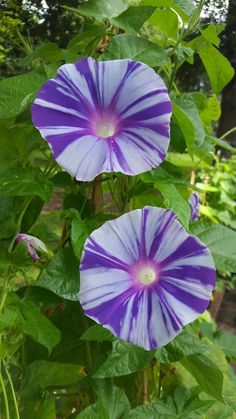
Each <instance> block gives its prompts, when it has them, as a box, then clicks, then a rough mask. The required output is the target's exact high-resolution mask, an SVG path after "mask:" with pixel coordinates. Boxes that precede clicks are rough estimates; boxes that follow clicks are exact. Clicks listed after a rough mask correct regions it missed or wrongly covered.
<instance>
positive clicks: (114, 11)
mask: <svg viewBox="0 0 236 419" xmlns="http://www.w3.org/2000/svg"><path fill="white" fill-rule="evenodd" d="M127 7H128V6H127V4H126V3H125V2H124V1H123V0H88V1H87V2H86V3H85V4H83V5H82V6H80V7H79V8H78V9H75V8H73V7H65V8H66V9H68V10H71V11H73V12H75V13H78V14H80V15H83V16H88V17H93V18H95V19H97V20H98V21H102V20H104V19H111V18H112V17H116V16H118V15H120V14H121V13H122V12H124V10H126V9H127Z"/></svg>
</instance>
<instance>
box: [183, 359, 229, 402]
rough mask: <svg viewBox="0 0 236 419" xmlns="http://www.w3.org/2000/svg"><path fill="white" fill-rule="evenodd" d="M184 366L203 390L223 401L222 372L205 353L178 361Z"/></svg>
mask: <svg viewBox="0 0 236 419" xmlns="http://www.w3.org/2000/svg"><path fill="white" fill-rule="evenodd" d="M180 362H181V364H182V365H183V366H184V368H186V369H187V371H188V372H189V373H190V374H191V375H192V376H193V377H194V378H195V380H196V381H197V383H198V384H199V385H200V386H201V388H202V389H203V391H205V392H206V393H207V394H209V395H211V396H212V397H215V398H216V399H217V400H220V401H223V396H222V391H223V373H222V372H221V370H220V369H219V368H218V366H217V365H216V364H215V363H214V362H212V361H211V360H210V359H209V358H208V357H206V356H205V355H201V354H198V355H190V356H188V357H187V358H185V359H183V360H181V361H180Z"/></svg>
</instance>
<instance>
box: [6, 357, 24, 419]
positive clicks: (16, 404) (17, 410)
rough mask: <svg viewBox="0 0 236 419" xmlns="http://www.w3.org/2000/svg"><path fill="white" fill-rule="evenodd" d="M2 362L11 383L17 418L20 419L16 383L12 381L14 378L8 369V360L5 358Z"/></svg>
mask: <svg viewBox="0 0 236 419" xmlns="http://www.w3.org/2000/svg"><path fill="white" fill-rule="evenodd" d="M2 363H3V366H4V369H5V373H6V376H7V378H8V381H9V384H10V387H11V392H12V397H13V402H14V406H15V411H16V419H20V413H19V409H18V403H17V399H16V393H15V389H14V385H13V382H12V379H11V375H10V373H9V371H8V369H7V364H6V362H5V361H4V360H2Z"/></svg>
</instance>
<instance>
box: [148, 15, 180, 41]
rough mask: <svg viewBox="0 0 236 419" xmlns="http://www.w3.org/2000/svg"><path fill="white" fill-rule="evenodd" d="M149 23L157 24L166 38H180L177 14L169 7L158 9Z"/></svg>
mask: <svg viewBox="0 0 236 419" xmlns="http://www.w3.org/2000/svg"><path fill="white" fill-rule="evenodd" d="M148 23H150V24H151V25H153V26H155V27H156V28H157V29H158V31H160V32H161V33H162V34H163V36H164V38H165V39H174V40H176V39H177V38H178V27H179V21H178V16H177V14H176V13H175V12H174V11H173V10H171V9H169V8H165V9H158V10H157V11H156V12H154V13H153V14H152V16H151V17H150V19H149V20H148Z"/></svg>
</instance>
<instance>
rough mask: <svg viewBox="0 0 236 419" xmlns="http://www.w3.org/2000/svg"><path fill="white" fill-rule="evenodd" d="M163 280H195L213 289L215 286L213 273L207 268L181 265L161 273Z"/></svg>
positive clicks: (212, 270)
mask: <svg viewBox="0 0 236 419" xmlns="http://www.w3.org/2000/svg"><path fill="white" fill-rule="evenodd" d="M163 277H164V278H174V279H175V280H178V281H185V279H186V278H187V279H188V280H195V281H198V278H200V279H199V281H200V282H202V283H204V284H206V285H210V286H212V287H214V284H215V271H214V269H212V268H209V267H208V266H198V265H196V266H193V265H182V266H177V267H175V268H174V267H173V268H171V267H170V268H169V269H165V270H164V272H163Z"/></svg>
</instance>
